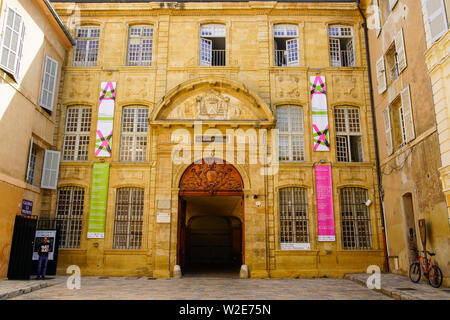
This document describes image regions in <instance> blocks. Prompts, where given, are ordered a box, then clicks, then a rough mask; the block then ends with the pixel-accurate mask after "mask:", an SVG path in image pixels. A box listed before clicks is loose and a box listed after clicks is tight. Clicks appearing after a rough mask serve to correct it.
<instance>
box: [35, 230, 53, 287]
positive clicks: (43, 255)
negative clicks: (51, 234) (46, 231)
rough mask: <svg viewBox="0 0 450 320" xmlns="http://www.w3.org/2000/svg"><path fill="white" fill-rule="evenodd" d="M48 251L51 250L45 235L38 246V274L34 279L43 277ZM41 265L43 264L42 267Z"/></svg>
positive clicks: (45, 270)
mask: <svg viewBox="0 0 450 320" xmlns="http://www.w3.org/2000/svg"><path fill="white" fill-rule="evenodd" d="M50 251H52V247H51V244H50V243H49V242H48V240H47V237H44V242H42V243H41V244H40V245H39V247H38V254H39V262H38V274H37V278H36V279H45V273H46V272H47V263H48V253H49V252H50ZM42 265H44V267H43V268H42ZM41 270H42V273H41Z"/></svg>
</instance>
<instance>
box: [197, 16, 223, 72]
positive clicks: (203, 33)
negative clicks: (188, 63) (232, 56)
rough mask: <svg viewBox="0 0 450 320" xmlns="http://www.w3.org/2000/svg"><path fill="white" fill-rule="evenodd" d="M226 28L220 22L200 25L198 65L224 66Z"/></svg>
mask: <svg viewBox="0 0 450 320" xmlns="http://www.w3.org/2000/svg"><path fill="white" fill-rule="evenodd" d="M225 36H226V29H225V26H224V25H221V24H205V25H202V26H201V27H200V65H201V66H224V65H225V62H226V43H225Z"/></svg>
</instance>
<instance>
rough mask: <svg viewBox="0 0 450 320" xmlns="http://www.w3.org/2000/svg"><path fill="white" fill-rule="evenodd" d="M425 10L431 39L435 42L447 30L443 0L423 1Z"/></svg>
mask: <svg viewBox="0 0 450 320" xmlns="http://www.w3.org/2000/svg"><path fill="white" fill-rule="evenodd" d="M425 11H426V14H427V18H428V19H427V20H428V25H429V27H430V35H431V41H432V42H435V41H436V40H438V39H439V38H440V37H442V36H443V35H444V34H445V33H446V32H447V30H448V22H447V16H446V12H445V5H444V0H428V1H425Z"/></svg>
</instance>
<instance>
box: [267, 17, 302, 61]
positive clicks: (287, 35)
mask: <svg viewBox="0 0 450 320" xmlns="http://www.w3.org/2000/svg"><path fill="white" fill-rule="evenodd" d="M273 43H274V49H275V66H277V67H284V66H298V65H300V59H299V53H298V27H297V26H296V25H294V24H276V25H275V26H274V27H273Z"/></svg>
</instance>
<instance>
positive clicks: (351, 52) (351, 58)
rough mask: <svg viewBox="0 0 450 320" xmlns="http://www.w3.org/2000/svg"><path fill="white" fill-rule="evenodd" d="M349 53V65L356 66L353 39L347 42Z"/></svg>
mask: <svg viewBox="0 0 450 320" xmlns="http://www.w3.org/2000/svg"><path fill="white" fill-rule="evenodd" d="M346 49H347V54H348V66H349V67H354V66H355V65H356V61H355V50H354V48H353V39H350V41H349V42H348V43H347V48H346Z"/></svg>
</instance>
